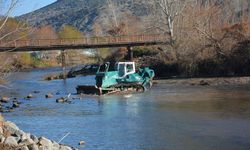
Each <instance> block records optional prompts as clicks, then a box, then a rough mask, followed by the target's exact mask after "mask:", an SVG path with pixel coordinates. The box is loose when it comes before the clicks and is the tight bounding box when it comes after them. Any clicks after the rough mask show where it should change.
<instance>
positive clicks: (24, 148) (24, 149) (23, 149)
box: [20, 146, 29, 150]
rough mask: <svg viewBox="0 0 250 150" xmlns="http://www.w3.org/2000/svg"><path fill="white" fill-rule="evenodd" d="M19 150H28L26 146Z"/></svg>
mask: <svg viewBox="0 0 250 150" xmlns="http://www.w3.org/2000/svg"><path fill="white" fill-rule="evenodd" d="M20 150H29V148H28V146H23V147H21V148H20Z"/></svg>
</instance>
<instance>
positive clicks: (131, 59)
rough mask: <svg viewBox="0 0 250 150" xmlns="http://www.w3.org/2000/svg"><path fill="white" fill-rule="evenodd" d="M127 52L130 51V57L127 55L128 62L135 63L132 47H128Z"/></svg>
mask: <svg viewBox="0 0 250 150" xmlns="http://www.w3.org/2000/svg"><path fill="white" fill-rule="evenodd" d="M127 50H128V55H127V58H128V60H129V61H133V59H134V54H133V48H132V47H131V46H128V47H127Z"/></svg>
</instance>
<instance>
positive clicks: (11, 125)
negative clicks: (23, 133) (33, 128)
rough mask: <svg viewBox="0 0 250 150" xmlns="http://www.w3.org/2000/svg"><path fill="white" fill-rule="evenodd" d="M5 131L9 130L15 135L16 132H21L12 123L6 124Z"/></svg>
mask: <svg viewBox="0 0 250 150" xmlns="http://www.w3.org/2000/svg"><path fill="white" fill-rule="evenodd" d="M4 130H7V131H8V132H9V133H10V134H15V133H16V132H19V128H18V127H17V126H16V125H15V124H14V123H12V122H10V121H7V122H5V123H4Z"/></svg>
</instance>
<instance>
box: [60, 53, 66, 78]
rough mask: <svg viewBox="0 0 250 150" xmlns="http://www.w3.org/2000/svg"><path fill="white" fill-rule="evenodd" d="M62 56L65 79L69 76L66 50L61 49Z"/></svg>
mask: <svg viewBox="0 0 250 150" xmlns="http://www.w3.org/2000/svg"><path fill="white" fill-rule="evenodd" d="M61 58H62V60H61V61H62V62H61V63H62V71H63V72H62V73H63V79H64V80H65V79H66V78H67V72H66V55H65V50H61Z"/></svg>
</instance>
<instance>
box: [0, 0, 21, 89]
mask: <svg viewBox="0 0 250 150" xmlns="http://www.w3.org/2000/svg"><path fill="white" fill-rule="evenodd" d="M18 2H19V0H0V9H1V11H0V32H1V33H4V34H1V35H0V41H2V40H3V39H5V38H6V37H8V36H11V35H12V34H14V33H16V32H17V30H18V29H15V30H13V31H8V32H2V31H3V30H4V28H5V27H6V25H7V23H8V20H9V19H10V16H11V13H12V12H13V10H14V9H15V7H16V5H17V4H18ZM1 43H2V42H1ZM8 56H9V55H8V54H7V53H2V54H0V58H1V64H0V84H1V81H3V80H5V79H6V78H7V77H8V76H9V75H10V73H11V72H12V70H13V69H14V68H15V67H14V66H13V65H9V64H10V63H11V59H10V57H8ZM1 86H2V87H3V85H1Z"/></svg>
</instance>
